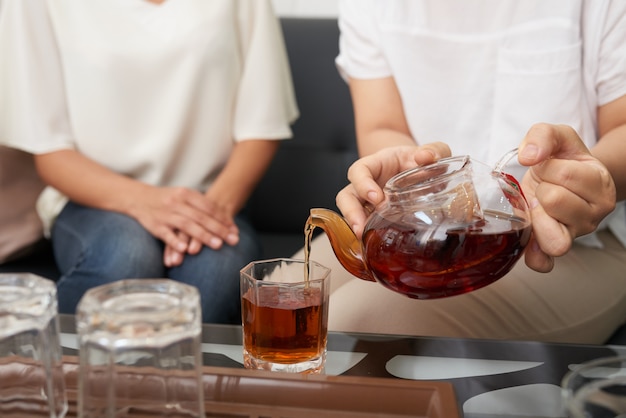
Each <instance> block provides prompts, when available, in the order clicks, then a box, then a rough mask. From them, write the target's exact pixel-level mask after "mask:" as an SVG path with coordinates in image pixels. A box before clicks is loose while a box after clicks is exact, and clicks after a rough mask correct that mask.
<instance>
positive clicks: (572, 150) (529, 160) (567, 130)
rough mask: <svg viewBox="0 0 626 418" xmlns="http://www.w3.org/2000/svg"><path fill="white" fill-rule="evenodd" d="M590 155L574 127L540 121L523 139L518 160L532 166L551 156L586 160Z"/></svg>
mask: <svg viewBox="0 0 626 418" xmlns="http://www.w3.org/2000/svg"><path fill="white" fill-rule="evenodd" d="M590 156H591V155H590V152H589V150H588V149H587V146H586V145H585V144H584V143H583V141H582V140H581V139H580V137H579V136H578V134H577V133H576V131H575V130H574V129H573V128H572V127H570V126H567V125H551V124H547V123H539V124H536V125H533V126H532V127H531V128H530V130H529V131H528V133H527V134H526V136H525V137H524V139H523V140H522V143H521V144H520V147H519V155H518V160H519V162H520V164H522V165H524V166H532V165H536V164H539V163H541V162H543V161H546V160H548V159H550V158H559V159H566V160H585V159H588V158H589V157H590Z"/></svg>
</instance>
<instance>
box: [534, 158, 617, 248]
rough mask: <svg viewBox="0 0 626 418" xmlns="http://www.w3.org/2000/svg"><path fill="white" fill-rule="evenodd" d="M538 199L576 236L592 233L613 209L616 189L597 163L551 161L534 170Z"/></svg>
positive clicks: (603, 168)
mask: <svg viewBox="0 0 626 418" xmlns="http://www.w3.org/2000/svg"><path fill="white" fill-rule="evenodd" d="M530 171H531V173H530V174H531V176H534V177H536V183H537V186H536V190H535V195H536V196H537V198H538V199H539V201H540V202H541V203H542V205H543V206H544V208H545V210H546V212H547V213H548V214H549V215H551V216H553V217H554V218H556V219H558V220H559V221H560V222H563V223H564V224H566V225H576V230H575V231H574V236H579V235H583V234H587V233H589V232H591V231H593V230H594V229H595V228H596V227H597V226H598V224H599V223H600V221H601V220H602V219H603V218H604V217H605V216H606V215H607V214H608V213H609V212H610V211H612V210H613V209H614V206H615V187H614V186H613V183H612V180H611V179H610V175H609V174H608V171H607V170H606V169H605V167H604V166H602V165H601V164H596V163H595V162H585V163H581V162H577V161H567V160H561V159H552V160H549V161H547V162H545V163H543V164H540V165H539V166H535V167H532V168H531V170H530Z"/></svg>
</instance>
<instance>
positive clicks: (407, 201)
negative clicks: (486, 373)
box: [305, 150, 531, 299]
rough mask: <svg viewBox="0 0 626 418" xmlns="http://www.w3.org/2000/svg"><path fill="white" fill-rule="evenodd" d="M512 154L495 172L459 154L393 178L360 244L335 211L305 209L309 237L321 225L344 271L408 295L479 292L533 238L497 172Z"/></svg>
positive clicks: (522, 202) (508, 184)
mask: <svg viewBox="0 0 626 418" xmlns="http://www.w3.org/2000/svg"><path fill="white" fill-rule="evenodd" d="M513 153H515V150H514V151H513ZM512 155H514V154H512V153H509V154H507V155H506V156H505V157H506V159H505V158H504V157H503V159H502V160H501V163H499V164H498V165H497V166H496V168H491V167H489V166H486V165H484V164H482V163H480V162H477V161H474V160H472V159H471V158H470V157H469V156H457V157H450V158H444V159H441V160H439V161H437V162H435V163H433V164H430V165H426V166H421V167H417V168H414V169H410V170H407V171H404V172H402V173H400V174H397V175H396V176H394V177H392V178H391V179H390V180H389V181H388V182H387V183H386V185H385V187H384V189H383V190H384V193H385V199H384V201H383V202H382V203H380V204H379V205H378V206H377V207H376V208H375V210H374V211H373V212H372V213H371V214H370V216H369V218H368V220H367V223H366V225H365V229H364V231H363V238H362V240H361V241H359V240H358V239H357V238H356V235H355V234H354V232H353V231H352V229H350V227H349V226H348V224H347V223H346V221H345V220H344V218H343V217H341V216H340V215H338V214H337V213H335V212H333V211H331V210H328V209H321V208H314V209H311V213H310V217H309V219H308V220H307V228H305V229H306V233H307V234H308V237H309V238H307V240H308V239H310V234H312V230H313V229H314V228H315V227H320V228H321V229H322V230H323V231H324V232H325V233H326V234H327V235H328V238H329V241H330V243H331V246H332V248H333V251H334V253H335V255H336V257H337V259H338V260H339V262H340V263H341V264H342V265H343V266H344V268H345V269H346V270H348V271H349V272H350V273H352V274H353V275H355V276H357V277H359V278H361V279H364V280H370V281H378V282H379V283H381V284H382V285H384V286H386V287H387V288H389V289H391V290H393V291H395V292H398V293H401V294H404V295H406V296H408V297H411V298H416V299H434V298H441V297H447V296H452V295H457V294H462V293H467V292H470V291H472V290H475V289H479V288H481V287H484V286H486V285H488V284H490V283H493V282H494V281H496V280H498V279H499V278H501V277H502V276H504V275H505V274H506V273H507V272H509V271H510V270H511V268H512V267H513V266H514V265H515V263H516V262H517V261H518V260H519V258H520V257H521V255H522V254H523V252H524V249H525V247H526V245H527V244H528V241H529V239H530V235H531V223H530V215H529V209H528V205H527V202H526V199H525V197H524V195H523V193H522V191H521V188H520V185H519V183H518V182H517V181H516V180H515V178H514V177H513V176H511V175H509V174H507V173H505V172H503V171H502V166H503V165H504V163H506V161H508V159H509V158H510V157H511V156H512Z"/></svg>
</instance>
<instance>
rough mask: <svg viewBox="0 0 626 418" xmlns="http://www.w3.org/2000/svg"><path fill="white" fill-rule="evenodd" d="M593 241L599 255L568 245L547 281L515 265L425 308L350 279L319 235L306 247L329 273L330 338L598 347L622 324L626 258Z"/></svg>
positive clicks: (610, 242) (613, 243) (608, 241)
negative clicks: (358, 335) (338, 334)
mask: <svg viewBox="0 0 626 418" xmlns="http://www.w3.org/2000/svg"><path fill="white" fill-rule="evenodd" d="M599 236H600V239H601V240H602V242H603V243H604V246H605V248H604V249H594V248H588V247H584V246H581V245H579V244H575V245H574V247H573V248H572V250H571V251H570V252H569V253H568V254H567V255H565V256H563V257H560V258H558V259H557V260H556V263H555V264H556V265H555V268H554V270H553V271H552V272H550V273H547V274H546V273H537V272H535V271H533V270H530V269H529V268H528V267H526V265H525V264H524V261H523V259H522V260H520V261H519V262H518V263H517V265H516V266H515V267H514V268H513V270H512V271H511V272H510V273H509V274H508V275H506V276H505V277H503V278H502V279H500V280H498V281H497V282H495V283H492V284H491V285H489V286H486V287H484V288H482V289H478V290H476V291H474V292H471V293H468V294H464V295H459V296H452V297H448V298H442V299H431V300H416V299H411V298H408V297H406V296H403V295H400V294H396V293H394V292H392V291H391V290H389V289H387V288H385V287H383V286H382V285H381V284H379V283H375V282H368V281H364V280H360V279H358V278H356V277H354V276H352V275H351V274H350V273H348V272H347V271H346V270H345V269H344V268H343V267H342V266H341V264H340V263H339V262H338V261H337V259H336V258H335V255H334V253H333V251H332V248H331V247H330V244H329V242H328V239H327V237H326V235H325V234H320V235H319V236H318V237H316V238H315V239H314V240H313V243H312V246H311V259H312V260H315V261H317V262H319V263H321V264H323V265H325V266H327V267H329V268H331V270H332V271H331V281H332V286H331V296H330V307H329V328H330V329H331V330H333V331H347V332H370V333H382V334H400V335H419V336H442V337H467V338H490V339H519V340H536V341H549V342H569V343H584V344H587V343H589V344H601V343H603V342H604V341H605V340H606V339H607V338H608V337H609V336H610V335H611V334H612V333H613V331H614V330H615V329H616V328H617V327H619V326H620V325H621V324H622V323H624V322H626V250H625V249H624V247H622V246H621V244H620V243H619V242H618V241H617V240H616V239H615V237H614V236H613V235H612V234H611V233H610V232H600V233H599ZM294 257H295V258H304V253H303V251H302V250H301V251H300V252H298V253H296V254H295V255H294Z"/></svg>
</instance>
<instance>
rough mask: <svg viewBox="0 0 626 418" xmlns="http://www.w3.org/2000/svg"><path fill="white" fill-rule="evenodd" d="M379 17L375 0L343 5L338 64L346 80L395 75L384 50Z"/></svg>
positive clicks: (342, 0) (349, 0) (353, 0)
mask: <svg viewBox="0 0 626 418" xmlns="http://www.w3.org/2000/svg"><path fill="white" fill-rule="evenodd" d="M375 17H376V10H375V4H374V1H372V0H340V1H339V30H340V36H339V55H338V56H337V59H336V60H335V64H336V65H337V68H338V70H339V73H340V74H341V76H342V77H343V78H344V79H346V78H347V77H351V78H357V79H372V78H383V77H388V76H390V75H391V70H390V68H389V65H388V63H387V60H386V59H385V55H384V53H383V52H382V50H381V47H380V36H379V31H378V24H377V22H376V18H375Z"/></svg>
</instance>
